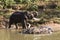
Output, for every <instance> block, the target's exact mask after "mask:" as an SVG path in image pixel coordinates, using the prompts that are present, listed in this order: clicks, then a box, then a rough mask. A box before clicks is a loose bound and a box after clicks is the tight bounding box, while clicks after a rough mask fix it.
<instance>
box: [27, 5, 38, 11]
mask: <svg viewBox="0 0 60 40" xmlns="http://www.w3.org/2000/svg"><path fill="white" fill-rule="evenodd" d="M27 10H29V11H34V10H35V11H37V10H38V6H37V5H35V4H32V5H30V6H29V8H28V9H27Z"/></svg>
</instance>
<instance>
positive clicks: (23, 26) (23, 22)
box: [21, 20, 27, 29]
mask: <svg viewBox="0 0 60 40" xmlns="http://www.w3.org/2000/svg"><path fill="white" fill-rule="evenodd" d="M21 23H22V28H23V29H26V28H27V22H26V20H22V21H21Z"/></svg>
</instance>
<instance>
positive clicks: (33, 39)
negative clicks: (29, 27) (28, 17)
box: [0, 29, 41, 40]
mask: <svg viewBox="0 0 60 40" xmlns="http://www.w3.org/2000/svg"><path fill="white" fill-rule="evenodd" d="M40 38H41V37H40V36H39V35H35V34H21V33H19V31H18V30H15V29H12V30H10V29H0V40H40Z"/></svg>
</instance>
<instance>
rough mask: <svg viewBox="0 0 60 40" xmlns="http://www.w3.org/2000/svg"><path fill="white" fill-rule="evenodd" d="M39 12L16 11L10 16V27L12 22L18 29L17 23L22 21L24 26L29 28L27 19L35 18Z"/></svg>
mask: <svg viewBox="0 0 60 40" xmlns="http://www.w3.org/2000/svg"><path fill="white" fill-rule="evenodd" d="M36 14H37V13H34V12H33V13H28V12H18V11H17V12H14V13H13V14H12V15H11V16H10V18H9V27H8V28H11V25H12V24H15V26H16V29H18V27H17V23H21V24H22V28H23V29H26V28H27V23H28V22H27V21H28V20H30V19H33V18H34V17H36V16H37V15H36Z"/></svg>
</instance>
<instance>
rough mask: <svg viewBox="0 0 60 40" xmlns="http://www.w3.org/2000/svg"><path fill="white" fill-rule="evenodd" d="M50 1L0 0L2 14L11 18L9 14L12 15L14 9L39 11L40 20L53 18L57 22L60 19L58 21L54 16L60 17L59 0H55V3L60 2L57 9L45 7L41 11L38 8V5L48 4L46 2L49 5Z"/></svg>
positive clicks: (0, 12) (0, 13)
mask: <svg viewBox="0 0 60 40" xmlns="http://www.w3.org/2000/svg"><path fill="white" fill-rule="evenodd" d="M49 1H51V0H42V1H41V0H0V15H2V16H5V17H6V18H9V16H10V15H11V14H10V13H11V11H13V10H28V11H38V12H39V15H38V17H39V18H40V19H41V21H40V22H42V21H43V22H44V21H50V20H51V19H53V21H54V22H56V23H57V22H59V21H60V20H59V21H56V20H55V19H54V18H60V5H59V3H60V2H59V0H56V1H53V2H55V3H56V2H58V3H57V7H56V8H55V9H45V10H41V11H40V9H39V8H38V6H41V5H46V4H48V5H49V3H50V2H49ZM51 2H52V1H51ZM5 9H7V10H5ZM9 9H12V10H9ZM42 19H43V20H42ZM59 23H60V22H59Z"/></svg>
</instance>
